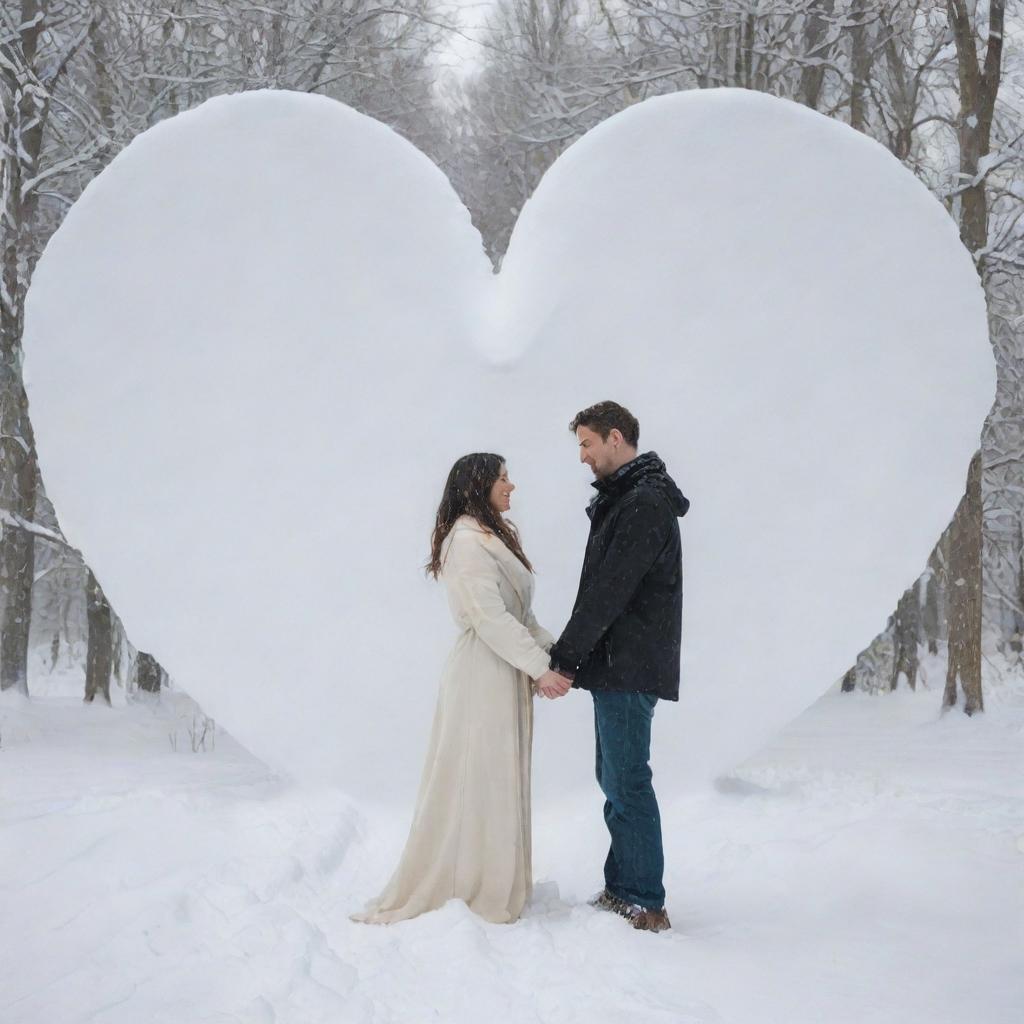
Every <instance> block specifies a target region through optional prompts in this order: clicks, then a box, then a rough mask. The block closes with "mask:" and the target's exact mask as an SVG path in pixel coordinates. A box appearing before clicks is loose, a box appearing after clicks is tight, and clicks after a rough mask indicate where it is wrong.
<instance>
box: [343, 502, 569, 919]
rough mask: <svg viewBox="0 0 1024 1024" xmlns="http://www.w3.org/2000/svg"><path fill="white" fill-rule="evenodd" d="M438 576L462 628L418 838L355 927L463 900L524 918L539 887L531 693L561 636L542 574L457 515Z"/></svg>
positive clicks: (439, 717)
mask: <svg viewBox="0 0 1024 1024" xmlns="http://www.w3.org/2000/svg"><path fill="white" fill-rule="evenodd" d="M441 553H442V559H443V562H442V568H441V579H442V580H443V582H444V584H445V587H446V589H447V592H448V602H449V604H450V606H451V610H452V615H453V616H454V617H455V621H456V623H457V624H458V626H459V627H460V628H461V630H462V632H461V634H460V636H459V638H458V640H457V641H456V643H455V647H454V649H453V650H452V652H451V654H450V655H449V656H448V660H447V662H446V664H445V667H444V672H443V674H442V677H441V686H440V693H439V694H438V701H437V710H436V712H435V715H434V724H433V728H432V730H431V734H430V745H429V748H428V752H427V761H426V765H425V767H424V769H423V777H422V780H421V782H420V789H419V796H418V797H417V800H416V810H415V813H414V815H413V820H412V827H411V828H410V831H409V838H408V840H407V842H406V844H405V850H404V852H403V853H402V858H401V861H400V862H399V864H398V868H397V869H396V871H395V873H394V875H393V876H392V878H391V881H390V882H389V883H388V885H387V887H386V888H385V889H384V892H383V893H382V894H381V895H380V896H379V897H378V898H377V899H376V900H374V901H372V902H371V903H370V904H369V906H368V907H367V908H366V910H365V911H364V912H362V913H361V914H355V915H353V920H357V921H367V922H371V923H375V924H387V923H390V922H392V921H401V920H404V919H406V918H410V917H415V916H416V915H417V914H422V913H423V912H424V911H427V910H434V909H436V908H437V907H440V906H442V905H443V904H444V903H445V902H446V901H448V900H450V899H453V898H458V899H462V900H465V902H466V903H467V904H468V905H469V907H470V909H471V910H473V911H475V912H476V913H477V914H479V915H480V916H481V917H483V918H485V919H486V920H488V921H494V922H507V921H515V920H516V919H517V918H518V917H519V915H520V914H521V913H522V910H523V906H524V905H525V904H526V901H527V900H528V899H529V897H530V890H531V888H532V885H533V874H532V864H531V840H530V753H531V747H532V742H533V686H532V682H531V680H535V679H538V678H539V677H540V676H541V675H543V673H544V672H545V671H546V670H547V668H548V655H547V653H546V652H547V649H548V648H550V646H551V644H552V637H551V635H550V634H549V633H547V632H545V631H544V630H543V629H541V627H540V626H539V625H538V624H537V620H536V619H535V618H534V615H533V612H532V611H531V608H530V605H531V602H532V599H533V576H532V574H531V573H530V572H529V571H527V569H526V568H525V566H523V564H522V563H521V562H520V561H519V559H517V558H516V557H515V555H513V554H512V552H511V551H509V549H508V548H507V547H505V545H504V544H503V543H502V542H501V540H500V539H499V538H498V537H496V536H494V535H493V534H490V533H487V532H486V531H484V530H483V529H482V528H481V527H480V526H479V524H478V523H477V521H476V520H475V519H473V518H472V517H470V516H462V517H460V518H459V519H458V520H457V521H456V523H455V525H454V526H453V527H452V531H451V533H449V535H448V537H447V538H446V539H445V543H444V546H443V547H442V552H441Z"/></svg>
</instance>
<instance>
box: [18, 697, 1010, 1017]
mask: <svg viewBox="0 0 1024 1024" xmlns="http://www.w3.org/2000/svg"><path fill="white" fill-rule="evenodd" d="M1022 690H1024V687H1018V688H1017V689H1016V690H1015V689H1013V688H1012V687H1009V688H1006V689H1004V690H1003V691H1001V693H992V692H990V694H989V697H988V700H989V710H988V712H987V713H986V714H985V715H984V716H982V717H979V718H975V719H974V720H968V719H967V718H965V717H964V716H963V715H962V714H960V713H958V712H956V713H952V714H949V715H946V716H940V715H939V714H938V703H939V695H938V693H937V692H936V691H935V690H930V691H928V692H925V693H919V694H910V693H900V694H896V695H891V696H887V697H869V696H866V695H863V694H853V695H845V696H839V695H834V694H833V695H829V696H827V697H825V698H823V699H822V700H821V701H819V702H818V703H817V704H816V705H815V706H814V707H812V708H811V709H810V710H808V711H807V712H806V713H805V714H804V715H803V716H802V717H801V718H799V719H798V720H797V721H795V722H794V723H792V724H791V725H790V726H789V727H788V728H787V729H786V730H785V731H784V732H783V733H782V734H781V735H780V736H779V737H778V738H777V739H776V741H775V742H773V743H772V744H771V745H770V746H769V747H768V748H766V749H765V750H763V751H762V752H761V753H760V754H759V755H758V756H757V757H756V758H754V759H752V760H751V761H749V762H747V763H746V764H745V765H744V766H742V768H741V769H739V770H738V771H737V772H736V773H735V774H733V775H732V776H730V777H728V778H726V779H723V780H720V782H719V784H718V785H717V787H716V788H715V789H713V790H703V791H693V792H690V793H682V794H679V795H676V796H674V797H673V798H671V799H670V800H668V801H666V803H665V806H664V807H663V813H664V819H665V831H666V848H667V849H666V852H667V860H668V872H667V878H666V884H667V888H668V892H669V901H668V909H669V912H670V914H671V916H672V920H673V922H674V925H675V928H674V930H673V931H671V932H668V933H665V934H662V935H650V934H640V933H636V932H633V931H632V930H631V929H629V928H628V926H626V925H625V924H624V923H623V922H622V921H620V920H618V919H617V918H614V917H611V916H609V915H607V914H602V913H599V912H596V911H594V910H591V909H590V908H588V907H587V906H586V905H585V900H586V897H587V896H589V895H590V894H591V893H592V892H593V891H594V890H595V889H596V888H598V887H599V885H600V869H601V863H602V861H603V856H604V851H605V834H604V826H603V823H602V820H601V815H600V797H599V795H598V794H597V792H596V789H595V790H594V792H593V793H592V794H590V795H583V796H580V795H574V796H573V797H572V798H567V799H566V800H565V801H564V803H563V804H561V805H559V804H558V803H557V802H551V801H550V800H549V801H547V802H546V803H543V804H542V805H541V806H539V807H537V808H536V811H535V826H534V845H535V863H536V874H537V880H538V888H537V893H536V896H535V899H534V901H533V903H532V905H531V906H530V907H529V910H528V913H527V915H526V917H525V918H524V919H523V920H521V921H520V922H518V923H517V924H514V925H511V926H509V925H505V926H501V925H489V924H486V923H484V922H482V921H480V920H477V919H476V918H475V917H474V916H473V915H472V914H470V913H469V912H468V911H467V909H466V908H465V906H464V905H462V904H458V903H452V904H449V905H448V906H447V907H445V908H444V909H443V910H441V911H438V912H436V913H433V914H430V915H426V916H424V917H421V918H419V919H416V920H413V921H410V922H406V923H403V924H400V925H395V926H391V927H387V928H383V927H370V926H365V925H356V924H353V923H351V922H350V921H349V920H348V914H349V912H350V911H352V910H354V909H355V908H357V907H358V906H360V905H361V904H362V902H363V901H364V900H365V899H366V898H368V897H369V896H371V895H373V894H374V893H375V892H376V890H377V889H378V888H379V887H380V886H381V885H382V884H383V882H384V881H385V880H386V876H387V875H388V873H389V872H390V870H391V868H392V867H393V866H394V862H395V859H396V857H397V854H398V852H399V849H400V846H401V843H402V840H403V838H404V831H405V828H406V824H407V821H406V815H407V814H408V812H409V810H410V809H411V795H410V802H409V805H408V807H404V808H402V809H401V810H396V809H395V808H394V807H389V806H383V805H382V806H379V807H367V806H363V805H359V806H356V805H355V804H354V803H353V801H352V800H351V799H350V798H349V797H348V796H346V795H345V794H344V793H342V792H340V791H336V790H331V789H326V788H321V789H314V788H310V787H307V786H299V785H296V784H292V783H289V782H286V781H284V780H282V779H280V778H278V777H275V776H274V775H273V773H271V772H270V771H269V770H268V769H266V768H265V767H264V766H263V765H262V764H261V763H260V762H259V761H257V760H256V759H254V758H253V757H251V756H250V755H249V754H248V753H247V752H246V751H245V750H243V749H242V748H240V747H239V746H238V745H237V744H236V743H234V742H233V741H232V739H231V737H230V736H229V735H227V734H226V733H224V732H222V731H218V735H217V739H216V748H215V749H214V750H207V751H205V752H202V751H201V752H197V753H193V752H192V750H191V744H190V742H189V738H188V725H189V724H190V723H191V721H192V715H193V708H192V706H191V704H190V702H189V701H188V698H187V697H184V696H183V695H181V694H174V693H165V694H164V695H163V698H162V700H161V701H160V702H159V703H133V704H128V705H126V706H122V707H114V708H107V707H101V706H87V705H83V704H82V703H81V702H80V701H79V700H77V699H76V698H69V697H60V696H53V697H47V698H38V699H34V700H33V701H31V702H29V703H25V702H23V701H21V700H20V699H17V698H13V697H11V696H10V695H8V696H7V697H5V698H4V701H3V703H2V705H0V914H2V918H0V920H2V926H0V927H2V931H0V937H2V943H0V945H2V948H3V954H2V956H0V1020H2V1021H3V1022H4V1024H78V1022H86V1021H88V1022H95V1024H198V1022H217V1024H228V1022H235V1024H237V1022H246V1024H248V1022H253V1024H264V1022H266V1024H270V1022H275V1024H318V1022H325V1024H326V1022H331V1024H347V1022H374V1024H386V1022H395V1024H413V1022H419V1021H443V1022H462V1021H473V1022H478V1021H488V1022H490V1024H498V1022H520V1021H522V1022H526V1021H530V1022H538V1021H539V1022H545V1024H546V1022H552V1024H555V1022H557V1024H570V1022H580V1024H583V1022H586V1024H601V1022H609V1024H612V1022H614V1024H618V1022H624V1021H627V1020H629V1021H651V1022H655V1021H659V1022H661V1021H663V1022H672V1024H683V1022H698V1021H699V1022H702V1024H708V1022H730V1024H803V1022H807V1024H840V1022H851V1024H854V1022H856V1024H868V1022H870V1024H882V1022H893V1024H1019V1022H1020V1021H1021V1019H1022V1013H1024V692H1022ZM580 699H585V698H582V697H581V698H580ZM174 733H176V734H177V750H174V749H172V744H171V739H170V736H171V734H174ZM380 756H381V758H387V757H389V756H395V755H394V754H389V753H388V752H387V751H381V754H380ZM655 770H656V778H655V781H656V783H657V763H655ZM368 771H372V767H370V768H368Z"/></svg>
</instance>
